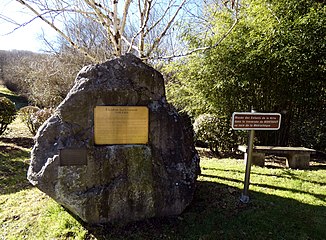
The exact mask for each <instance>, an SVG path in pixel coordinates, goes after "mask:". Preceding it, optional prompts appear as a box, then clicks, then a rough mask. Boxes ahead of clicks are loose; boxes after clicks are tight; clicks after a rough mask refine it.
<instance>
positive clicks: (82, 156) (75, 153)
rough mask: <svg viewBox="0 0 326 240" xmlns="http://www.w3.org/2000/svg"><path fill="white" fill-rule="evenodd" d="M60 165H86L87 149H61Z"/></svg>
mask: <svg viewBox="0 0 326 240" xmlns="http://www.w3.org/2000/svg"><path fill="white" fill-rule="evenodd" d="M59 157H60V166H76V165H87V150H86V149H84V148H66V149H61V150H60V153H59Z"/></svg>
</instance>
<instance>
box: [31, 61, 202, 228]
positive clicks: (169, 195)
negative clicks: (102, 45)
mask: <svg viewBox="0 0 326 240" xmlns="http://www.w3.org/2000/svg"><path fill="white" fill-rule="evenodd" d="M97 106H145V107H147V108H148V122H149V123H148V142H147V143H144V144H100V145H98V144H96V142H95V140H94V139H95V137H94V121H95V120H94V119H95V117H94V108H95V107H97ZM198 173H199V157H198V155H197V152H196V150H195V148H194V144H193V130H192V125H191V123H190V121H189V119H188V118H187V117H184V116H183V117H182V116H180V115H179V114H178V112H177V111H176V110H175V109H174V108H173V107H172V106H171V105H170V104H168V103H167V102H166V99H165V89H164V81H163V77H162V75H161V74H160V73H159V72H157V71H156V70H154V69H153V68H151V67H149V66H147V65H146V64H144V63H143V62H142V61H141V60H140V59H138V58H136V57H135V56H133V55H125V56H122V57H121V58H117V59H114V60H111V61H108V62H105V63H103V64H97V65H90V66H87V67H84V68H83V69H82V70H81V71H80V72H79V74H78V75H77V78H76V80H75V84H74V86H73V88H72V89H71V90H70V92H69V93H68V95H67V97H66V98H65V100H64V101H63V102H62V103H61V104H60V105H59V106H58V108H57V109H56V111H55V114H54V115H53V116H52V117H51V118H49V119H48V120H47V121H46V122H45V123H44V124H43V125H42V127H41V128H40V129H39V130H38V133H37V135H36V143H35V146H34V148H33V150H32V153H31V163H30V167H29V169H28V180H29V181H30V182H31V183H32V184H33V185H35V186H37V187H38V188H39V189H40V190H42V191H43V192H45V193H46V194H48V195H49V196H50V197H52V198H53V199H54V200H56V201H57V202H58V203H60V204H61V205H63V206H64V207H66V208H67V209H68V210H70V211H71V212H72V213H73V214H75V215H77V216H78V217H79V218H81V219H82V220H83V221H85V222H88V223H92V224H97V223H106V222H113V223H114V222H123V223H125V222H129V221H135V220H141V219H145V218H150V217H156V216H169V215H176V214H180V213H181V212H182V211H183V210H184V209H185V208H186V207H187V206H188V205H189V203H190V202H191V201H192V198H193V194H194V190H195V182H196V178H197V175H198Z"/></svg>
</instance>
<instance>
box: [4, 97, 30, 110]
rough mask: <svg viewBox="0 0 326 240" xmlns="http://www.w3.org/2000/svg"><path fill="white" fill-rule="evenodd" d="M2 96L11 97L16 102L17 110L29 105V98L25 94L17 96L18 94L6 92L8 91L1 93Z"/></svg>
mask: <svg viewBox="0 0 326 240" xmlns="http://www.w3.org/2000/svg"><path fill="white" fill-rule="evenodd" d="M0 97H6V98H9V99H10V100H11V101H12V102H14V103H15V106H16V109H17V110H19V109H21V108H22V107H25V106H27V105H28V100H27V98H26V97H23V96H16V95H11V94H6V93H0Z"/></svg>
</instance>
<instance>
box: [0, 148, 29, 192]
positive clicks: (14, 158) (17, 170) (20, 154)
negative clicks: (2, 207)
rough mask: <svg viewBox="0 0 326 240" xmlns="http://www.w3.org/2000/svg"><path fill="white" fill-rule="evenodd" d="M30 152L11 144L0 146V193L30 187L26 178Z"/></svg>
mask: <svg viewBox="0 0 326 240" xmlns="http://www.w3.org/2000/svg"><path fill="white" fill-rule="evenodd" d="M29 157H30V154H29V152H28V151H25V150H22V149H20V148H17V147H14V146H12V145H3V146H0V194H10V193H15V192H18V191H20V190H24V189H28V188H30V187H31V185H30V184H29V182H28V181H27V179H26V173H27V169H28V166H29Z"/></svg>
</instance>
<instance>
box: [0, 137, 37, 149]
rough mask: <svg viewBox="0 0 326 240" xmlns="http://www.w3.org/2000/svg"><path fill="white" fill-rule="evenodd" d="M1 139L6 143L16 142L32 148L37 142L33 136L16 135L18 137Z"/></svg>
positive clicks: (18, 144) (0, 139)
mask: <svg viewBox="0 0 326 240" xmlns="http://www.w3.org/2000/svg"><path fill="white" fill-rule="evenodd" d="M0 141H1V142H4V143H10V144H15V145H17V146H19V147H23V148H32V147H33V145H34V143H35V142H34V139H33V138H28V137H16V138H8V137H0Z"/></svg>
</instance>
